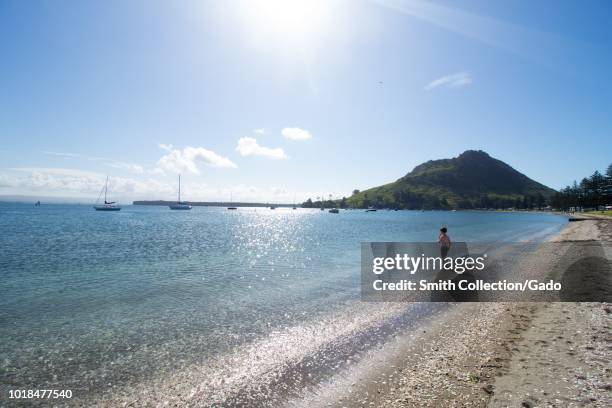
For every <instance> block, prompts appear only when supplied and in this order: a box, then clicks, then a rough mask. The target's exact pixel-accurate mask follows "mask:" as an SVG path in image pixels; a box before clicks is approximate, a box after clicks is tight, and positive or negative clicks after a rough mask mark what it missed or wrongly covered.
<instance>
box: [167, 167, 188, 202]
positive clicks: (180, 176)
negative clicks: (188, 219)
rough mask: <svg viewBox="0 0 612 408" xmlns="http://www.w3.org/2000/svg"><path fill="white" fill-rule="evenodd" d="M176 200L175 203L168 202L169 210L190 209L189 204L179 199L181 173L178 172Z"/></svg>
mask: <svg viewBox="0 0 612 408" xmlns="http://www.w3.org/2000/svg"><path fill="white" fill-rule="evenodd" d="M178 185H179V187H178V201H177V202H176V204H170V205H169V206H168V207H170V209H171V210H191V205H190V204H187V203H184V202H182V201H181V175H180V174H179V177H178Z"/></svg>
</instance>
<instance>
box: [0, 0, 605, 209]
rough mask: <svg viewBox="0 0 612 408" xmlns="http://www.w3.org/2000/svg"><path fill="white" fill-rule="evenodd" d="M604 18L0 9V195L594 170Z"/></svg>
mask: <svg viewBox="0 0 612 408" xmlns="http://www.w3.org/2000/svg"><path fill="white" fill-rule="evenodd" d="M611 15H612V4H610V2H607V1H584V2H578V1H572V2H561V1H538V2H532V1H524V2H523V1H512V2H507V1H505V2H501V1H500V2H490V1H464V2H450V1H436V2H424V1H411V0H405V1H400V0H378V1H376V0H352V1H349V0H338V1H334V0H331V1H327V2H324V1H316V0H315V1H310V2H305V1H299V0H288V1H284V2H283V1H280V0H271V1H265V0H260V1H257V0H253V1H234V0H228V1H209V2H206V1H181V2H171V1H151V0H147V1H139V0H133V1H129V2H125V1H78V2H77V1H61V0H54V1H38V2H24V1H7V0H4V1H2V2H0V141H1V144H0V195H8V194H11V195H14V194H24V195H37V196H61V197H78V198H82V199H87V198H89V197H93V198H92V199H95V197H96V196H97V192H98V191H99V189H100V183H101V180H103V179H104V177H105V176H106V175H109V176H110V177H111V180H112V183H113V189H114V191H115V194H116V196H117V197H118V198H119V199H122V200H130V199H136V198H159V199H170V198H172V197H173V196H174V192H175V190H176V185H175V184H176V173H177V172H181V173H182V175H183V181H184V186H183V190H184V198H185V199H194V200H195V199H202V200H227V199H229V196H230V194H233V198H234V200H244V201H249V200H258V201H259V200H261V201H289V202H290V201H292V200H293V197H294V196H295V197H296V199H297V200H298V201H302V200H304V199H306V198H307V197H309V196H310V197H313V198H314V197H315V196H316V195H319V194H325V195H328V194H333V195H334V196H341V195H349V194H350V192H351V191H352V190H353V189H355V188H359V189H365V188H367V187H372V186H375V185H379V184H383V183H386V182H389V181H393V180H395V179H397V178H399V177H401V176H402V175H404V174H405V173H407V172H408V171H410V170H411V169H412V168H413V167H414V166H415V165H417V164H419V163H421V162H423V161H427V160H429V159H438V158H446V157H453V156H456V155H458V154H459V153H461V152H462V151H464V150H466V149H482V150H485V151H487V152H488V153H489V154H491V155H492V156H494V157H496V158H499V159H501V160H504V161H506V162H507V163H509V164H510V165H512V166H513V167H515V168H516V169H517V170H519V171H521V172H524V173H525V174H527V175H528V176H530V177H532V178H534V179H535V180H537V181H540V182H542V183H544V184H546V185H549V186H550V187H553V188H560V187H562V186H564V185H566V184H568V183H570V182H572V181H573V180H574V179H576V178H578V179H579V178H581V177H583V176H586V175H589V174H591V173H592V172H593V171H594V170H596V169H599V170H600V171H601V170H604V169H605V167H606V166H607V165H608V164H610V162H611V161H612V143H610V140H611V138H610V134H611V133H612V121H611V120H610V118H611V117H612V115H611V114H612V81H610V78H609V77H610V72H612V52H611V51H612V50H611V48H612V46H611V44H612V28H610V25H609V24H608V20H609V17H610V16H611Z"/></svg>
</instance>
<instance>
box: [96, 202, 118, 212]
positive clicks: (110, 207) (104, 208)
mask: <svg viewBox="0 0 612 408" xmlns="http://www.w3.org/2000/svg"><path fill="white" fill-rule="evenodd" d="M94 208H95V209H96V211H120V210H121V207H119V206H118V205H110V204H104V205H94Z"/></svg>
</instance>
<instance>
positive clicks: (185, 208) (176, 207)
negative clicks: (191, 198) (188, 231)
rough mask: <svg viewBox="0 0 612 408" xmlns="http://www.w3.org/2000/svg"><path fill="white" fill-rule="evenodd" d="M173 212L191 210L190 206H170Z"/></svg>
mask: <svg viewBox="0 0 612 408" xmlns="http://www.w3.org/2000/svg"><path fill="white" fill-rule="evenodd" d="M168 207H169V208H170V209H171V210H191V206H190V205H189V204H170V205H169V206H168Z"/></svg>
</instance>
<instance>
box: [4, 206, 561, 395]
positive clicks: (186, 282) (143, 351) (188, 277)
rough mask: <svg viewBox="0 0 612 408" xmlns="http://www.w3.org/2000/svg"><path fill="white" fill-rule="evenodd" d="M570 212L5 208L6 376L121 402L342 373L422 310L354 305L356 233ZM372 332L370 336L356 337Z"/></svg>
mask: <svg viewBox="0 0 612 408" xmlns="http://www.w3.org/2000/svg"><path fill="white" fill-rule="evenodd" d="M564 222H565V218H563V217H558V216H554V215H541V214H503V213H478V212H454V213H453V212H424V213H421V212H409V211H398V212H392V211H379V212H377V213H365V212H363V211H341V213H340V214H339V215H332V214H328V213H327V212H321V211H318V210H307V209H299V210H291V209H289V208H287V209H285V208H279V209H277V210H274V211H273V210H269V209H266V208H240V209H239V210H237V211H226V210H225V209H223V208H206V207H196V208H194V209H193V210H192V211H189V212H173V211H168V210H167V209H166V208H165V207H135V206H127V207H125V208H124V209H123V210H122V211H121V212H118V213H100V212H95V211H93V210H92V208H91V207H89V206H76V205H66V206H62V205H48V206H42V207H38V208H34V207H32V206H29V205H22V204H0V231H1V232H0V247H1V248H2V256H1V257H0V273H1V277H2V279H1V282H0V290H1V293H2V294H3V296H2V298H1V299H0V368H1V370H0V372H1V375H2V378H1V382H2V384H3V386H4V385H7V384H10V385H11V386H18V387H20V388H28V387H30V388H41V387H43V386H44V387H46V388H70V389H72V390H73V394H74V395H75V397H77V399H78V398H90V397H95V396H98V395H101V393H104V392H113V393H114V394H115V395H118V396H122V395H123V396H126V398H127V396H129V395H130V393H133V392H136V391H135V390H136V389H140V390H142V389H147V390H148V391H147V392H153V390H154V389H156V388H157V389H158V390H159V389H162V390H163V389H165V388H164V387H168V386H171V385H172V384H169V382H174V383H175V384H174V385H172V386H173V387H174V388H177V387H179V385H178V384H182V385H181V387H184V388H185V389H184V390H182V391H181V392H182V394H181V395H183V397H185V396H186V395H192V396H199V397H198V398H202V399H206V398H207V399H208V400H209V401H213V402H214V401H217V402H218V401H229V400H230V399H231V398H234V400H235V401H238V399H237V398H239V394H240V395H241V393H242V394H245V395H247V394H248V397H249V398H251V397H253V395H254V394H252V393H253V392H255V391H253V390H251V391H249V392H247V391H245V388H244V384H247V383H248V384H255V381H254V379H258V381H259V382H257V384H260V383H261V382H265V383H267V384H272V383H274V382H275V381H276V382H278V381H280V379H279V378H276V377H275V376H281V377H282V378H283V381H285V382H286V383H287V384H290V383H291V384H293V385H291V386H293V387H297V386H303V385H304V384H306V383H308V382H315V381H316V378H317V377H316V372H318V371H321V370H324V369H325V370H329V369H330V367H332V368H333V367H334V364H336V363H333V361H334V358H335V356H341V355H347V353H348V354H350V352H349V351H348V349H349V348H350V349H354V351H355V352H358V351H359V350H361V349H363V350H365V349H367V347H369V345H370V342H373V341H375V340H376V339H377V338H379V337H380V338H382V337H384V336H383V334H384V333H388V332H390V331H393V330H399V329H401V327H402V325H401V324H394V325H393V329H391V328H385V329H384V330H383V329H381V327H383V326H384V324H385V322H390V321H394V322H395V323H397V322H398V321H399V320H393V319H400V320H401V321H407V320H409V319H407V317H406V316H408V315H410V313H416V312H414V311H411V312H409V313H408V312H407V310H408V309H409V306H408V305H405V304H400V305H372V304H367V305H364V304H360V303H359V302H358V299H359V276H360V275H359V261H360V253H359V248H360V246H359V244H360V242H362V241H433V240H435V239H436V237H437V230H438V228H439V227H440V226H441V225H446V226H447V227H448V228H449V234H450V235H451V237H452V238H453V239H455V240H495V239H497V240H507V241H510V240H518V239H540V238H542V237H543V236H546V235H548V234H551V233H554V232H555V231H557V230H559V229H560V227H561V226H562V224H563V223H564ZM407 313H408V314H407ZM365 333H367V338H369V339H370V341H361V342H360V340H358V339H359V338H360V336H364V335H365ZM347 339H351V341H348V342H347ZM339 350H343V351H342V353H340V352H339ZM317 353H323V354H324V356H319V357H318V358H316V359H315V358H314V356H315V355H317ZM308 359H311V360H310V363H308V361H309V360H308ZM342 360H345V359H344V358H342ZM316 361H319V363H316ZM321 362H325V363H321ZM288 370H292V371H291V372H292V374H291V375H288V374H287V371H288ZM169 374H172V375H169ZM267 376H272V377H274V378H268V377H267ZM188 378H191V379H192V381H188ZM289 378H294V380H293V382H291V381H289V380H288V379H289ZM181 379H182V380H184V381H182V382H181ZM196 380H197V381H196ZM194 382H195V383H197V384H199V387H200V388H198V386H196V385H193V384H194ZM143 384H146V385H147V387H143V386H141V385H143ZM202 384H206V387H205V388H206V389H207V390H208V391H209V392H210V394H207V395H204V394H206V391H205V390H204V389H202V388H201V386H202ZM160 387H161V388H160ZM286 387H290V385H286ZM264 388H265V387H264ZM264 391H265V390H263V389H262V390H260V391H258V392H264ZM268 391H269V389H268ZM245 398H246V397H245ZM253 398H254V397H253Z"/></svg>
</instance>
